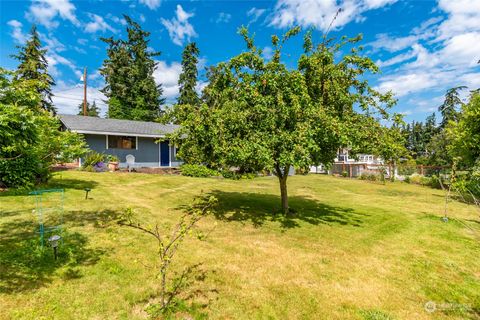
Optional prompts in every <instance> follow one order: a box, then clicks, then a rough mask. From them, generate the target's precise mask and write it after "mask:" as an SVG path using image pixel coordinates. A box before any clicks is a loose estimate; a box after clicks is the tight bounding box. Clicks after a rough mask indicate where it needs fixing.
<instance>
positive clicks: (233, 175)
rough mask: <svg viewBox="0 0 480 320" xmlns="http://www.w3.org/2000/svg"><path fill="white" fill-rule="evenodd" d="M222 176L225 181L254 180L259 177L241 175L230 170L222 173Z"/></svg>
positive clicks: (250, 173)
mask: <svg viewBox="0 0 480 320" xmlns="http://www.w3.org/2000/svg"><path fill="white" fill-rule="evenodd" d="M222 176H223V177H224V178H225V179H231V180H240V179H253V178H256V177H257V174H256V173H252V172H249V173H239V172H236V171H230V170H224V171H222Z"/></svg>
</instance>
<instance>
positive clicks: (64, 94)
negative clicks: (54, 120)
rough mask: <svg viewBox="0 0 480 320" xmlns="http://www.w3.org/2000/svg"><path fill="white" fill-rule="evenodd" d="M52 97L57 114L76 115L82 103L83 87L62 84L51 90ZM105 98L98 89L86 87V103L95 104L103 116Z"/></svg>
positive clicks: (80, 85) (104, 112)
mask: <svg viewBox="0 0 480 320" xmlns="http://www.w3.org/2000/svg"><path fill="white" fill-rule="evenodd" d="M52 92H53V94H54V96H53V97H52V100H53V104H54V106H55V107H56V108H57V110H58V113H59V114H77V113H78V105H79V104H81V103H82V101H83V85H82V84H75V85H66V84H64V83H62V82H59V84H58V85H57V86H56V87H55V88H53V91H52ZM106 99H107V98H106V97H105V96H104V95H103V93H101V92H100V88H95V87H87V101H88V102H90V103H93V101H95V102H96V104H97V107H99V108H100V114H101V115H105V114H106V111H107V105H106V104H105V103H104V102H103V101H104V100H106Z"/></svg>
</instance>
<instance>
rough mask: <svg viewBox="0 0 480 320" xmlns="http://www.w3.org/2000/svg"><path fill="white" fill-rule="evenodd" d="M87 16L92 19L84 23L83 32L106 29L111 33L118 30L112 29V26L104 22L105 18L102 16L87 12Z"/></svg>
mask: <svg viewBox="0 0 480 320" xmlns="http://www.w3.org/2000/svg"><path fill="white" fill-rule="evenodd" d="M88 16H89V17H90V19H92V21H90V22H89V23H87V24H86V25H85V32H88V33H96V32H97V31H101V32H105V31H107V30H109V31H111V32H113V33H117V32H118V30H116V29H114V28H113V27H112V26H110V25H109V24H108V23H106V22H105V20H103V18H102V17H100V16H99V15H96V14H93V13H89V14H88Z"/></svg>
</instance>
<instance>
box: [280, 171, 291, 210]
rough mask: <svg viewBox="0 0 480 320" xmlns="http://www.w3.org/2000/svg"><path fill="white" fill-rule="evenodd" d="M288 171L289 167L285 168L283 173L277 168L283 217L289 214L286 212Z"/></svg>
mask: <svg viewBox="0 0 480 320" xmlns="http://www.w3.org/2000/svg"><path fill="white" fill-rule="evenodd" d="M289 170H290V166H286V167H285V168H284V169H283V171H282V170H281V169H280V167H279V166H277V176H278V181H279V182H280V196H281V202H282V213H283V214H284V215H287V214H289V210H288V192H287V178H288V171H289Z"/></svg>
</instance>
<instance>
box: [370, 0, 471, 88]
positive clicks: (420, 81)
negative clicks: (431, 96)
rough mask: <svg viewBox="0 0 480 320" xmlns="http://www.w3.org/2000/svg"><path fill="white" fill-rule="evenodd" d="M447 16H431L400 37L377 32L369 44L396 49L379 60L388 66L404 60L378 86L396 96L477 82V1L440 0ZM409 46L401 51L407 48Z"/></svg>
mask: <svg viewBox="0 0 480 320" xmlns="http://www.w3.org/2000/svg"><path fill="white" fill-rule="evenodd" d="M439 9H440V10H443V11H444V12H445V13H447V17H446V19H445V18H443V19H441V18H438V17H437V18H432V19H429V20H427V21H425V22H423V23H422V24H421V25H420V26H419V27H417V28H414V29H412V32H411V34H410V35H408V36H405V37H400V38H395V37H391V36H389V35H379V36H377V40H376V41H375V42H373V43H371V44H370V45H372V46H373V47H374V48H376V49H378V50H382V49H383V50H386V51H389V52H396V51H399V53H398V54H397V55H395V56H393V57H391V58H390V59H388V60H386V61H383V62H380V65H382V66H390V65H394V64H397V63H399V62H404V61H408V60H413V61H411V62H408V63H405V64H403V65H402V66H400V67H399V68H398V69H396V70H395V74H392V75H388V76H384V77H382V78H381V79H380V83H379V85H378V86H377V88H378V89H380V90H382V91H383V90H388V89H391V90H393V91H394V92H395V93H396V94H397V96H405V95H407V94H410V93H413V92H419V93H420V92H432V91H434V92H443V91H445V90H447V89H448V88H451V87H453V86H458V85H466V86H468V87H469V88H470V89H475V88H478V87H479V86H480V66H479V65H478V64H477V62H478V60H479V59H480V23H479V21H480V2H479V1H477V0H459V1H444V0H440V1H439ZM409 47H411V50H408V51H407V52H402V51H401V50H404V49H406V48H409Z"/></svg>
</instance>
